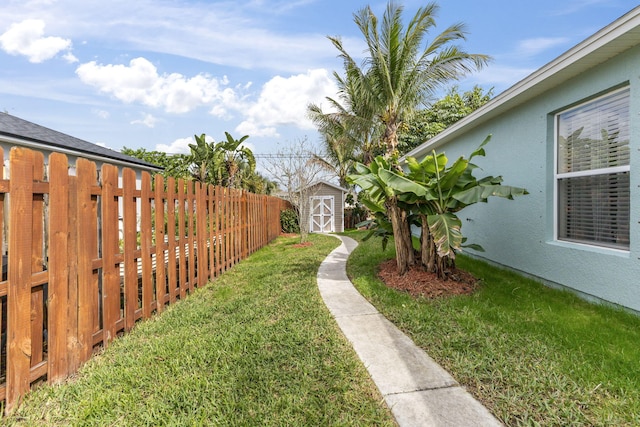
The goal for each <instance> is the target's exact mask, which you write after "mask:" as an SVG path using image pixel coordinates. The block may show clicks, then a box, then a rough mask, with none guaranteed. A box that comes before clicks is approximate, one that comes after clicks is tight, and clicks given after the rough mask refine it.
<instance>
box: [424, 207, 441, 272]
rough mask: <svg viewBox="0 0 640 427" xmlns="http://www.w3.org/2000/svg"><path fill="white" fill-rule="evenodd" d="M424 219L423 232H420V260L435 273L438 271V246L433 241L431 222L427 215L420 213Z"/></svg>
mask: <svg viewBox="0 0 640 427" xmlns="http://www.w3.org/2000/svg"><path fill="white" fill-rule="evenodd" d="M420 220H421V221H422V233H421V234H420V261H421V263H422V266H423V267H424V268H425V270H426V271H428V272H429V273H435V271H436V256H437V254H436V250H435V249H436V247H435V244H434V243H433V236H432V235H431V232H430V231H429V224H427V216H426V215H420Z"/></svg>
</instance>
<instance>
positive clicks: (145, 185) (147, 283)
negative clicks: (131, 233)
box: [140, 172, 163, 319]
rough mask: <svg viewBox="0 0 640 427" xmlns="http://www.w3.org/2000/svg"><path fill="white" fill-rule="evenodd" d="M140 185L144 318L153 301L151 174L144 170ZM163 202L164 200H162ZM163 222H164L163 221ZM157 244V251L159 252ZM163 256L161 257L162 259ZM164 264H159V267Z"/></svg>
mask: <svg viewBox="0 0 640 427" xmlns="http://www.w3.org/2000/svg"><path fill="white" fill-rule="evenodd" d="M140 185H141V187H140V205H141V206H140V252H141V255H140V256H141V257H142V318H143V319H148V318H149V317H151V302H152V301H153V265H152V261H153V259H152V253H151V248H152V244H153V243H152V233H153V231H152V227H151V224H152V221H151V205H152V199H151V175H149V173H148V172H142V176H141V184H140ZM160 201H161V202H162V200H160ZM161 224H162V223H161ZM157 248H158V246H156V252H159V250H158V249H157ZM162 259H163V258H160V260H162ZM160 267H162V264H158V268H160Z"/></svg>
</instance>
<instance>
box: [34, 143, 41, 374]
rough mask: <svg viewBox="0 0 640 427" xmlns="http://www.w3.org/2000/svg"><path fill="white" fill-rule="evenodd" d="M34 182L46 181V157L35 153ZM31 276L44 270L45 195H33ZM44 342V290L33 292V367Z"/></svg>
mask: <svg viewBox="0 0 640 427" xmlns="http://www.w3.org/2000/svg"><path fill="white" fill-rule="evenodd" d="M33 161H34V163H33V180H34V182H35V181H37V182H41V181H43V180H44V156H43V154H42V153H41V152H34V153H33ZM31 211H32V220H33V225H32V231H31V232H32V240H31V274H33V273H36V272H40V271H43V270H44V259H43V257H44V194H33V201H32V208H31ZM43 341H44V288H43V287H41V286H38V287H36V288H32V290H31V366H32V367H33V366H35V365H37V364H38V363H40V362H42V361H43V360H44V359H43V357H44V355H43V350H44V348H43Z"/></svg>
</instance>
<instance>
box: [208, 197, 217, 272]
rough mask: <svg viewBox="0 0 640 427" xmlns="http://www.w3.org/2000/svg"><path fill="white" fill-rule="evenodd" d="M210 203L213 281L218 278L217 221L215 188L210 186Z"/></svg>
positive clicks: (210, 262)
mask: <svg viewBox="0 0 640 427" xmlns="http://www.w3.org/2000/svg"><path fill="white" fill-rule="evenodd" d="M207 200H208V203H209V212H208V216H207V220H208V224H209V280H210V281H213V279H214V278H215V276H216V239H215V235H216V228H215V227H216V219H215V205H216V198H215V187H214V186H213V185H209V187H208V199H207Z"/></svg>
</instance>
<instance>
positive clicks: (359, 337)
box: [318, 236, 502, 427]
mask: <svg viewBox="0 0 640 427" xmlns="http://www.w3.org/2000/svg"><path fill="white" fill-rule="evenodd" d="M335 237H337V238H339V239H340V240H342V244H341V245H340V246H339V247H338V248H336V249H335V250H334V251H333V252H331V253H330V254H329V256H327V258H326V259H325V260H324V261H323V262H322V264H321V265H320V269H319V270H318V287H319V289H320V294H321V295H322V298H323V299H324V302H325V304H326V305H327V307H328V308H329V311H330V312H331V314H332V315H333V316H334V318H335V319H336V322H337V323H338V325H339V326H340V328H341V329H342V332H343V333H344V335H345V336H346V338H347V339H348V340H349V341H350V342H351V344H352V345H353V348H354V349H355V351H356V353H357V354H358V357H360V360H362V363H364V365H365V366H366V368H367V370H368V371H369V375H371V378H372V379H373V381H374V382H375V384H376V386H377V387H378V389H379V390H380V393H382V396H383V397H384V400H385V402H386V403H387V405H388V406H389V407H390V408H391V411H392V413H393V416H394V417H395V419H396V421H397V422H398V424H399V425H400V426H401V427H404V426H456V427H457V426H501V425H502V424H501V423H500V422H499V421H498V420H497V419H496V418H495V417H494V416H493V415H492V414H491V413H490V412H489V411H488V410H487V409H486V408H485V407H484V406H482V404H480V403H479V402H478V401H477V400H475V399H474V398H473V397H472V396H471V395H470V394H469V393H468V392H467V391H466V390H465V389H464V388H463V387H461V386H460V385H459V384H458V383H457V382H456V380H454V379H453V377H451V375H449V373H448V372H447V371H445V370H444V369H443V368H442V367H440V366H439V365H438V364H437V363H436V362H434V360H433V359H431V358H430V357H429V356H428V355H427V354H426V353H425V352H424V351H423V350H422V349H420V348H419V347H418V346H416V345H415V344H414V343H413V341H412V340H411V339H410V338H409V337H408V336H406V335H405V334H404V333H402V332H401V331H400V330H399V329H398V328H396V327H395V326H394V325H393V324H392V323H391V322H389V321H388V320H387V319H386V318H385V317H384V316H383V315H381V314H380V313H378V311H377V310H376V309H375V307H374V306H373V305H371V304H370V303H369V302H368V301H367V300H366V299H364V297H363V296H362V295H360V293H358V291H357V290H356V289H355V287H354V286H353V284H352V283H351V281H350V280H349V279H348V278H347V272H346V263H347V258H349V254H350V253H351V251H353V249H354V248H355V247H356V246H357V245H358V243H357V242H356V241H355V240H353V239H351V238H349V237H345V236H335Z"/></svg>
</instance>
